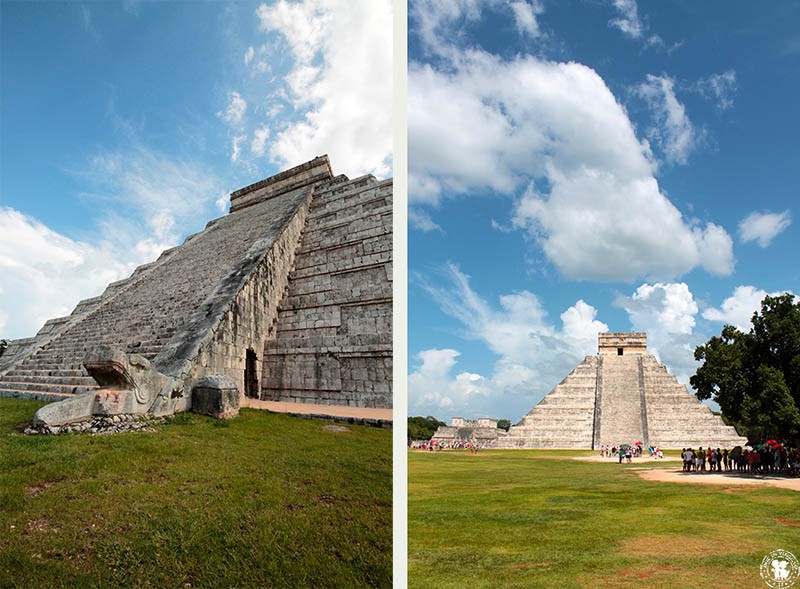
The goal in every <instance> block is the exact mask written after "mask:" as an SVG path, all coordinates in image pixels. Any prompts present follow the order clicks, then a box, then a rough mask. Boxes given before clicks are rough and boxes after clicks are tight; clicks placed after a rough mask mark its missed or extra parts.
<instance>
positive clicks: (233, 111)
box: [217, 92, 247, 126]
mask: <svg viewBox="0 0 800 589" xmlns="http://www.w3.org/2000/svg"><path fill="white" fill-rule="evenodd" d="M246 111H247V101H246V100H245V99H244V98H242V95H241V94H239V93H238V92H230V93H229V94H228V106H227V107H226V108H225V111H224V112H222V111H220V112H218V113H217V116H218V117H219V118H221V119H222V120H223V121H225V122H226V123H228V124H229V125H232V126H238V125H240V124H241V122H242V119H243V118H244V113H245V112H246Z"/></svg>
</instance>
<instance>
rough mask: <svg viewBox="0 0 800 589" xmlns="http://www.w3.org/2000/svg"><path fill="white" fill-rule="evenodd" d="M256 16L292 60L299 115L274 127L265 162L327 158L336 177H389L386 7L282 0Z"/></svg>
mask: <svg viewBox="0 0 800 589" xmlns="http://www.w3.org/2000/svg"><path fill="white" fill-rule="evenodd" d="M257 16H258V19H259V23H260V27H261V29H262V31H264V32H265V33H269V34H276V35H278V37H279V39H281V40H282V44H283V45H284V46H285V49H286V50H288V52H289V53H290V55H291V56H292V58H293V64H292V66H291V69H290V71H289V72H288V74H287V75H286V77H285V93H286V99H287V100H288V102H289V103H290V104H291V106H292V108H293V109H294V111H295V113H297V114H299V119H296V120H294V121H293V122H290V123H289V124H288V125H287V126H286V127H284V128H282V129H280V130H279V131H276V130H275V129H273V131H276V132H275V133H274V134H273V136H272V141H271V143H270V145H269V147H268V149H267V151H268V153H269V156H270V158H271V159H272V160H273V161H274V162H275V163H277V164H279V165H281V166H291V165H296V164H298V163H302V162H304V161H307V160H309V159H310V158H311V157H313V156H315V155H320V154H323V153H327V154H328V155H329V156H330V157H331V162H332V164H333V166H334V167H335V170H336V171H337V172H342V173H345V174H348V175H350V176H355V175H359V174H363V173H374V174H376V175H377V176H379V177H387V176H390V175H391V162H392V158H391V151H392V71H393V64H392V36H391V34H387V31H388V32H390V31H391V30H392V28H393V27H392V10H391V2H389V1H388V0H359V1H357V2H353V1H352V0H305V1H303V2H289V1H287V0H279V1H278V2H275V3H272V4H262V5H261V6H259V8H258V10H257ZM279 45H280V43H279ZM283 50H284V47H277V48H276V49H275V51H283ZM254 143H255V141H254ZM254 151H256V150H255V149H254Z"/></svg>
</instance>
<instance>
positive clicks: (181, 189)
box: [0, 146, 222, 338]
mask: <svg viewBox="0 0 800 589" xmlns="http://www.w3.org/2000/svg"><path fill="white" fill-rule="evenodd" d="M76 174H77V175H79V176H80V177H81V179H82V180H83V181H84V183H85V185H86V186H89V187H91V190H87V191H86V192H84V193H83V194H82V195H81V196H82V197H83V198H84V199H88V200H90V201H91V202H92V203H93V209H94V210H95V212H96V213H97V214H98V219H97V225H96V229H95V231H94V232H93V235H92V236H91V238H88V237H81V238H75V237H68V236H65V235H62V234H60V233H58V232H55V231H53V230H52V229H50V228H48V227H47V226H45V225H43V224H42V223H40V222H39V221H38V220H36V219H34V218H32V217H29V216H26V215H24V214H22V213H20V212H19V211H16V210H14V209H10V208H4V209H0V275H2V277H3V288H2V292H0V309H2V310H3V313H5V314H6V315H7V319H6V320H5V326H4V328H3V333H0V337H11V338H18V337H27V336H31V335H33V334H34V333H36V331H38V329H39V328H40V327H41V326H42V324H43V323H44V321H45V320H46V319H48V318H51V317H57V316H61V315H65V314H69V313H70V312H71V311H72V309H73V308H74V306H75V304H76V303H77V302H78V301H79V300H80V299H83V298H86V297H91V296H97V295H99V294H100V293H101V292H102V291H103V289H104V287H105V286H106V285H107V284H108V283H109V282H112V281H114V280H118V279H120V278H123V277H125V276H126V275H128V274H130V272H131V271H132V270H133V268H134V267H135V266H137V265H138V264H142V263H145V262H150V261H152V260H154V259H156V258H157V257H158V256H159V255H160V253H161V252H162V251H163V250H164V249H167V248H168V247H172V246H174V245H177V243H179V241H180V238H181V233H180V232H179V230H178V228H179V227H181V228H195V229H198V230H199V229H201V228H202V226H203V223H204V221H205V220H207V219H208V217H209V216H210V213H211V211H213V210H214V203H215V201H216V200H217V199H218V197H219V196H220V194H221V192H222V190H221V184H220V182H219V181H218V179H217V178H216V177H214V176H212V175H211V174H210V173H209V172H208V171H207V169H206V167H205V166H203V165H202V164H200V163H198V162H194V161H191V160H175V159H171V158H169V157H168V156H166V155H165V154H163V153H160V152H155V151H153V150H149V149H147V148H145V147H142V146H138V147H134V148H132V149H130V150H128V151H125V152H107V153H102V154H98V155H95V156H94V157H93V158H91V160H90V162H89V164H88V166H87V167H86V169H84V170H82V171H80V172H79V173H76Z"/></svg>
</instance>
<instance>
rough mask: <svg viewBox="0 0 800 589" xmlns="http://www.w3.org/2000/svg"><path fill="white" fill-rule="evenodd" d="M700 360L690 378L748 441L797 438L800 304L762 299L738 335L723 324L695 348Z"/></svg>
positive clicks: (799, 420)
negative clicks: (718, 331)
mask: <svg viewBox="0 0 800 589" xmlns="http://www.w3.org/2000/svg"><path fill="white" fill-rule="evenodd" d="M694 357H695V359H696V360H700V361H702V362H703V364H702V365H701V366H700V368H698V369H697V372H696V373H695V375H694V376H692V377H691V379H690V382H691V384H692V386H693V387H694V388H695V390H696V391H697V393H696V395H697V398H698V399H700V400H705V399H713V400H714V401H716V402H717V403H718V404H719V406H720V409H721V410H722V413H723V415H724V416H725V417H726V418H727V419H728V420H729V421H731V422H733V423H734V424H736V425H738V426H739V432H740V433H742V434H746V435H748V436H749V437H750V438H751V439H752V440H754V441H755V440H759V441H764V440H766V439H768V438H780V439H783V440H793V439H797V438H798V437H799V436H800V302H795V297H794V295H791V294H788V293H787V294H784V295H781V296H777V297H770V296H768V297H766V298H765V299H764V300H763V301H762V302H761V310H760V311H756V312H755V313H754V314H753V319H752V327H751V328H750V331H749V332H747V333H743V332H741V331H739V330H738V329H736V328H735V327H733V326H731V325H726V326H725V327H724V328H723V329H722V333H721V334H720V335H719V336H718V337H712V338H711V339H710V340H708V342H706V343H705V344H704V345H702V346H698V347H697V349H696V350H695V352H694Z"/></svg>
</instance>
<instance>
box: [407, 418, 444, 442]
mask: <svg viewBox="0 0 800 589" xmlns="http://www.w3.org/2000/svg"><path fill="white" fill-rule="evenodd" d="M440 425H447V424H446V423H445V422H444V421H439V420H438V419H436V418H435V417H433V416H431V415H429V416H428V417H421V416H418V417H409V418H408V439H409V440H430V439H431V438H432V437H433V434H434V433H436V430H437V429H439V426H440Z"/></svg>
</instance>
